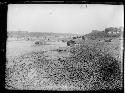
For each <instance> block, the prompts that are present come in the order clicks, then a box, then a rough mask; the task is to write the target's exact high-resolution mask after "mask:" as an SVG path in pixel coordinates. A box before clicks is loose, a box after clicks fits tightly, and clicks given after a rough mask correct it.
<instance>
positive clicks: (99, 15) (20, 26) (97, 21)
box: [7, 4, 124, 34]
mask: <svg viewBox="0 0 125 93" xmlns="http://www.w3.org/2000/svg"><path fill="white" fill-rule="evenodd" d="M111 26H112V27H119V26H124V7H123V5H103V4H87V7H86V4H9V5H8V13H7V31H29V32H54V33H74V34H87V33H90V32H91V31H92V30H104V29H105V28H106V27H111Z"/></svg>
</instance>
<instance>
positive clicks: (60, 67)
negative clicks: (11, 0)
mask: <svg viewBox="0 0 125 93" xmlns="http://www.w3.org/2000/svg"><path fill="white" fill-rule="evenodd" d="M123 33H124V6H123V5H111V4H8V11H7V41H6V59H7V60H6V63H5V64H6V66H5V67H6V68H5V76H6V77H5V89H8V90H49V91H99V90H113V91H114V90H122V89H123V48H124V47H123V40H124V37H123Z"/></svg>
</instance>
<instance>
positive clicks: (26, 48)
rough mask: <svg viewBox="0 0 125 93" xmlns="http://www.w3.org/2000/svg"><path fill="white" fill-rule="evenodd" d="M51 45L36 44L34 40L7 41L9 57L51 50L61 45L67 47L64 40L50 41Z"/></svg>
mask: <svg viewBox="0 0 125 93" xmlns="http://www.w3.org/2000/svg"><path fill="white" fill-rule="evenodd" d="M48 43H49V45H40V46H34V43H33V42H32V41H11V42H7V57H10V56H11V57H14V56H20V55H22V54H25V53H29V52H37V51H38V52H40V51H50V50H54V49H58V48H59V47H66V43H63V42H48Z"/></svg>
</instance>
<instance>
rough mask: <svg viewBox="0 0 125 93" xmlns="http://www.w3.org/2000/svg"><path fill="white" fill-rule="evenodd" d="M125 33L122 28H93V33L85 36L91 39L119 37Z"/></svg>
mask: <svg viewBox="0 0 125 93" xmlns="http://www.w3.org/2000/svg"><path fill="white" fill-rule="evenodd" d="M122 35H123V29H122V28H115V27H109V28H106V29H105V30H104V31H98V30H93V31H92V32H91V33H89V34H86V35H85V36H86V37H87V38H89V39H97V38H117V37H120V36H122Z"/></svg>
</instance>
